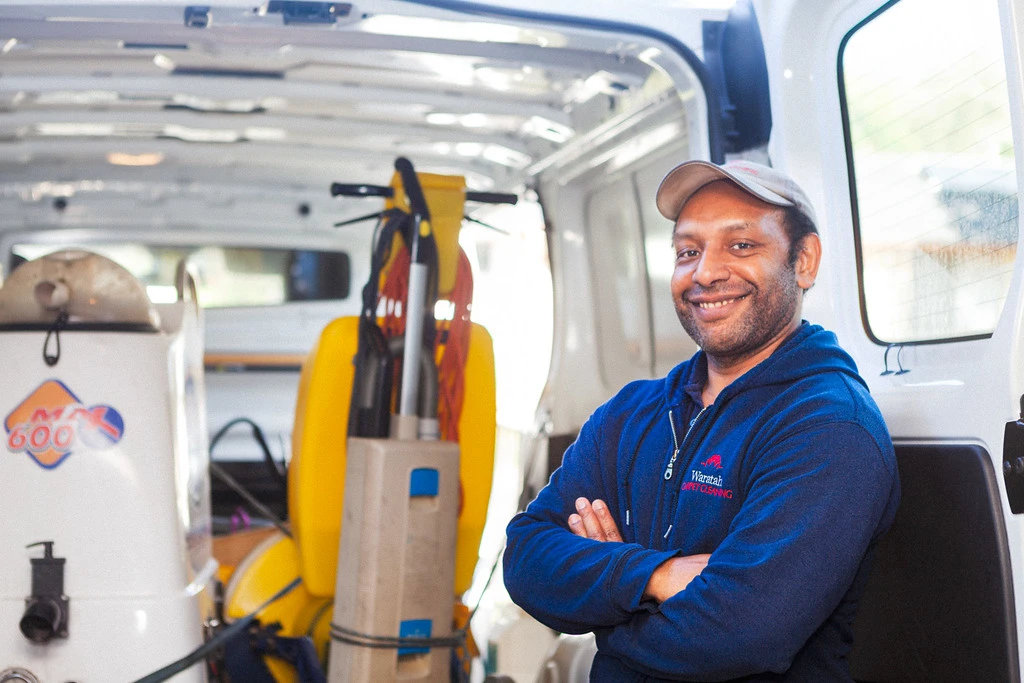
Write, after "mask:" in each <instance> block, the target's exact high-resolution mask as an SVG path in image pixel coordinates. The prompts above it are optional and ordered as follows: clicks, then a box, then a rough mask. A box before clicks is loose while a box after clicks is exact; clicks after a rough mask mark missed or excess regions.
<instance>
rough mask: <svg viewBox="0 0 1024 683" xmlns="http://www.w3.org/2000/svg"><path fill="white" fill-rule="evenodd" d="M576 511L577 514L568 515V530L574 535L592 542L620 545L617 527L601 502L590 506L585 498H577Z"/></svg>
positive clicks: (597, 501)
mask: <svg viewBox="0 0 1024 683" xmlns="http://www.w3.org/2000/svg"><path fill="white" fill-rule="evenodd" d="M576 511H577V512H578V513H579V514H575V515H569V529H570V530H571V531H572V532H573V533H574V534H576V535H577V536H580V537H581V538H589V539H591V540H594V541H610V542H612V543H622V536H621V535H620V534H619V527H618V525H617V524H616V523H615V520H614V519H612V513H611V510H609V509H608V506H607V505H605V502H604V501H603V500H601V499H598V500H595V501H594V502H593V504H591V502H590V501H589V500H587V499H586V498H577V499H576Z"/></svg>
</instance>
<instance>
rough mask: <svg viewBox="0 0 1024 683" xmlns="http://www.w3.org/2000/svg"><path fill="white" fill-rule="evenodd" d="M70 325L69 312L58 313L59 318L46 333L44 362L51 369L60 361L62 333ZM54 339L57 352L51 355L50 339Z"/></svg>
mask: <svg viewBox="0 0 1024 683" xmlns="http://www.w3.org/2000/svg"><path fill="white" fill-rule="evenodd" d="M67 324H68V312H67V311H60V312H59V313H57V317H56V318H55V319H54V321H53V324H52V325H50V329H48V330H47V331H46V339H45V340H44V341H43V361H45V362H46V364H47V365H49V366H50V367H51V368H52V367H53V366H54V365H56V364H57V363H58V362H59V361H60V331H61V330H63V329H64V327H65V326H66V325H67ZM51 336H52V337H53V340H54V343H55V346H56V347H57V352H56V353H54V354H50V353H48V352H47V349H49V348H50V337H51Z"/></svg>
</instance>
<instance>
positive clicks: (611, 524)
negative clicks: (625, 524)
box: [591, 499, 622, 543]
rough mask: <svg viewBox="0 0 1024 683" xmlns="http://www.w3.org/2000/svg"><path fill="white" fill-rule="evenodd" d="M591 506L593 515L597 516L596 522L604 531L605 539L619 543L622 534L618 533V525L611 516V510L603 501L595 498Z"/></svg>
mask: <svg viewBox="0 0 1024 683" xmlns="http://www.w3.org/2000/svg"><path fill="white" fill-rule="evenodd" d="M591 507H593V508H594V516H595V517H597V522H598V524H600V525H601V529H602V530H603V531H604V536H605V540H608V541H612V542H615V543H621V542H622V535H621V534H619V527H618V525H617V524H616V523H615V520H614V519H613V518H612V511H611V510H609V509H608V506H607V505H605V503H604V501H603V500H600V499H598V500H595V501H594V503H593V505H592V506H591Z"/></svg>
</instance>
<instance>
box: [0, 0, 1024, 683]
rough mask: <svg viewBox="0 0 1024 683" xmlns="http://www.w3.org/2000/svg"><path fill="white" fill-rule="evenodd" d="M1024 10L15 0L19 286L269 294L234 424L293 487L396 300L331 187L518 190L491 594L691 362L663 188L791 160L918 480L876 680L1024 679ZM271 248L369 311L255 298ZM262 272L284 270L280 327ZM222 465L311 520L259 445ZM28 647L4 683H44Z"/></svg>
mask: <svg viewBox="0 0 1024 683" xmlns="http://www.w3.org/2000/svg"><path fill="white" fill-rule="evenodd" d="M1022 17H1024V2H1022V1H1021V0H985V1H984V2H979V3H967V2H965V1H964V0H960V1H959V2H958V1H956V0H949V1H948V2H941V3H939V2H926V1H925V0H896V1H895V2H883V0H752V1H748V0H737V1H736V2H733V1H732V0H672V1H667V0H663V1H660V2H659V1H655V0H635V1H634V2H631V3H628V4H623V3H612V2H605V1H603V0H602V1H598V0H590V1H587V2H583V1H579V0H571V1H570V0H566V1H564V2H559V3H551V2H542V1H541V0H521V1H517V2H512V1H511V0H502V1H501V2H497V1H493V0H487V1H482V2H465V1H462V0H365V1H361V2H354V3H329V2H319V3H317V2H313V3H301V2H291V1H289V0H285V1H283V2H263V3H262V4H257V3H254V2H241V1H240V0H223V1H222V2H219V3H217V4H196V5H189V4H187V3H181V2H165V1H162V0H130V1H129V0H122V1H121V2H106V1H88V2H76V3H68V2H64V3H61V2H38V3H32V4H26V3H19V2H12V1H10V0H0V268H2V271H0V272H3V273H6V274H9V272H10V269H11V268H12V267H13V266H14V265H16V263H18V262H20V260H21V259H24V258H32V257H34V256H35V255H38V254H42V253H45V252H46V251H47V250H50V249H54V248H58V247H63V246H79V247H86V248H93V249H96V250H98V251H101V252H102V251H104V250H106V252H108V253H110V254H111V255H112V256H114V257H115V258H116V257H117V256H118V255H120V256H121V257H124V258H126V259H134V261H133V263H145V264H149V266H147V267H150V270H149V271H147V273H149V274H150V275H152V278H153V279H152V280H151V281H150V280H146V284H147V285H148V286H150V287H151V290H150V291H151V296H153V297H156V298H155V300H157V299H159V297H160V296H161V292H163V291H164V290H162V289H161V287H164V286H165V285H163V284H161V281H159V279H158V275H157V271H159V270H160V268H159V267H158V266H159V264H161V263H163V261H162V260H161V259H168V260H169V259H171V258H172V257H175V256H178V255H182V254H191V255H193V256H194V255H195V254H197V253H198V252H200V251H202V250H207V251H205V252H204V253H205V254H206V256H204V257H203V258H209V259H212V260H208V261H204V262H203V263H207V264H221V265H223V264H229V262H230V263H233V264H234V265H235V266H238V270H237V272H236V273H235V276H244V277H248V278H250V279H249V280H245V282H248V283H250V284H248V285H244V286H242V287H240V288H239V287H237V286H236V289H242V290H248V291H243V292H242V294H244V295H247V296H248V295H251V297H250V298H249V299H246V298H244V297H242V298H234V299H231V298H225V299H224V301H223V302H217V304H218V305H209V307H208V308H207V310H206V311H205V320H206V340H205V349H206V354H207V360H206V377H205V385H206V396H207V404H208V412H207V416H206V420H207V423H208V425H209V427H210V430H211V431H216V430H217V429H219V428H220V427H221V426H222V425H224V424H225V423H227V422H228V421H229V420H230V419H232V418H234V417H238V416H246V417H251V418H253V419H254V420H255V421H257V422H258V423H259V424H260V425H261V426H262V427H263V429H264V432H265V433H266V434H267V436H268V442H269V443H270V447H271V451H272V455H273V457H274V458H275V459H277V460H286V459H287V458H288V457H289V455H290V454H289V449H290V446H289V443H290V433H291V425H292V416H293V408H294V402H295V392H296V384H297V380H298V372H299V366H300V365H301V362H302V359H303V357H304V355H305V354H306V353H307V352H308V351H309V349H310V347H311V346H312V344H313V343H314V341H315V340H316V338H317V335H318V334H319V332H320V330H321V329H322V328H323V327H324V325H325V324H327V323H328V322H329V321H330V320H332V319H334V318H336V317H339V316H342V315H354V314H357V313H358V311H359V310H360V300H359V289H360V288H361V286H362V284H363V283H364V282H365V281H366V279H367V277H368V274H369V251H370V248H371V244H372V239H373V230H372V226H373V224H372V222H368V223H357V224H354V225H351V226H347V227H343V228H335V227H334V224H335V223H338V222H344V221H347V220H349V219H354V218H357V217H359V216H361V215H365V214H369V213H371V212H374V211H378V210H379V209H380V202H379V200H376V199H350V198H347V199H337V198H332V197H330V196H329V192H328V188H329V186H330V184H331V183H332V182H344V183H371V184H379V185H385V184H387V183H388V182H389V179H390V177H391V173H392V170H393V162H394V159H395V157H396V156H405V157H408V158H409V159H411V160H412V161H413V162H414V163H415V164H416V167H417V169H418V170H421V171H428V172H434V173H452V174H459V175H463V176H465V178H466V183H467V187H468V188H469V189H472V190H480V191H495V192H512V193H517V194H518V195H519V196H520V197H521V201H520V203H519V205H518V206H517V207H516V208H515V209H508V208H502V209H496V208H494V207H482V206H473V205H467V213H469V214H470V215H471V216H472V217H473V218H476V219H479V220H481V221H484V222H485V223H491V224H493V225H494V226H496V227H499V228H500V229H501V230H502V231H503V232H505V233H509V234H499V232H497V231H494V230H490V229H488V228H486V227H481V226H479V225H477V224H468V223H467V227H465V229H464V230H463V234H462V245H463V247H464V249H465V250H466V252H467V255H468V256H469V258H470V261H471V262H472V264H473V267H474V276H475V278H476V302H475V305H474V319H475V320H476V321H478V322H481V323H483V324H484V325H485V326H487V327H488V328H489V329H490V330H491V333H492V335H493V337H494V344H495V354H496V369H497V378H498V379H497V381H498V421H499V438H498V453H497V465H496V476H495V487H494V489H493V493H492V503H491V517H492V526H491V528H490V530H489V531H488V534H487V535H486V536H485V539H484V543H483V544H482V547H481V558H482V560H481V563H480V565H481V566H480V567H479V568H478V576H479V577H480V578H481V581H480V582H479V583H481V584H482V582H483V580H484V579H486V577H487V574H488V571H489V569H490V565H491V562H492V561H493V558H494V557H495V555H496V553H497V552H499V551H500V546H501V537H502V528H503V524H504V522H506V521H507V519H508V518H509V516H510V515H511V514H512V513H514V512H515V510H516V507H517V505H518V504H521V503H522V502H525V501H528V500H529V499H530V497H531V496H532V495H533V494H535V493H536V491H537V490H538V487H539V486H542V485H543V483H544V481H546V478H547V476H548V474H549V473H550V471H551V469H552V468H553V467H557V465H558V463H559V462H560V456H561V453H562V452H563V451H564V449H565V448H566V447H567V446H568V445H569V443H571V441H572V440H573V438H574V437H575V435H576V433H577V432H578V430H579V428H580V426H581V425H582V424H583V422H584V421H585V420H586V419H587V417H588V416H589V415H590V413H591V412H592V411H593V410H594V408H596V407H597V406H598V405H600V404H601V403H602V402H603V401H605V400H606V399H607V398H609V397H610V396H611V395H613V394H614V393H615V392H616V391H617V390H618V389H619V388H620V387H621V386H622V385H623V384H625V383H626V382H628V381H630V380H632V379H635V378H641V377H657V376H661V375H664V374H665V373H666V372H667V371H668V370H669V369H670V368H671V367H673V366H674V365H675V364H677V363H678V362H680V361H681V360H684V359H686V358H688V357H689V356H690V355H691V354H692V353H693V352H694V351H695V349H696V347H695V346H694V345H693V343H692V342H691V341H690V340H689V339H688V338H687V337H686V336H685V334H684V333H683V331H682V330H681V328H680V327H679V325H678V322H677V320H676V316H675V312H674V310H673V307H672V304H671V301H670V298H669V293H668V287H667V283H668V278H669V276H670V274H671V263H672V260H671V259H672V254H671V248H670V245H669V239H668V237H669V235H670V234H671V230H672V225H671V224H670V223H669V222H668V221H666V220H665V219H663V218H662V217H661V216H660V215H658V213H657V211H656V209H655V208H654V192H655V189H656V188H657V185H658V182H659V181H660V179H661V178H662V177H663V176H664V174H665V173H666V172H667V171H668V170H669V169H671V168H672V167H674V166H675V165H676V164H678V163H680V162H682V161H684V160H687V159H710V160H714V161H725V160H726V159H731V158H749V159H752V160H755V161H759V162H762V163H770V164H771V165H773V166H776V167H778V168H781V169H782V170H784V171H786V172H787V173H789V174H790V175H792V176H793V177H794V178H795V179H797V180H798V182H800V184H801V185H802V186H803V187H804V188H805V190H806V191H807V192H808V194H809V196H810V197H811V199H812V201H813V203H814V205H815V208H816V211H817V216H818V219H819V228H820V231H821V235H822V242H823V245H824V259H823V265H822V268H821V272H820V274H819V277H818V280H817V283H816V285H815V287H814V288H813V290H812V291H811V292H810V293H809V294H808V296H807V297H806V299H805V307H804V317H805V318H807V319H808V320H810V321H811V322H815V323H819V324H822V325H823V326H825V327H826V328H829V329H832V330H834V331H835V332H836V333H837V335H838V337H839V340H840V343H841V344H842V346H843V347H844V348H845V349H847V350H848V351H849V352H850V353H851V354H852V356H853V357H854V359H855V360H856V362H857V365H858V367H859V369H860V372H861V374H862V376H863V377H864V378H865V380H866V381H867V383H868V385H869V386H870V389H871V392H872V395H873V396H874V398H875V400H876V401H877V402H878V404H879V406H880V407H881V410H882V412H883V414H884V416H885V418H886V421H887V423H888V426H889V429H890V432H891V434H892V437H893V441H894V443H895V445H896V449H897V458H898V460H899V463H900V468H901V477H902V484H903V491H904V502H903V506H902V508H901V511H900V516H899V517H898V518H897V522H896V525H895V526H894V528H893V531H892V532H891V533H890V534H889V536H888V537H887V538H886V539H885V541H883V543H882V545H881V546H880V548H879V556H878V560H877V563H876V567H875V570H874V575H873V578H872V584H871V586H870V587H869V589H868V591H867V593H866V595H865V597H864V600H863V603H862V607H861V612H860V614H859V617H858V622H857V626H856V632H857V638H856V640H855V643H854V649H853V653H852V655H851V665H852V670H853V673H854V676H855V677H856V678H857V679H858V680H864V681H881V680H886V681H921V680H928V681H961V680H1021V666H1020V653H1021V652H1022V651H1024V641H1022V638H1024V628H1022V626H1024V608H1022V607H1021V606H1020V604H1019V603H1018V601H1017V599H1016V597H1015V596H1017V595H1024V526H1022V518H1021V514H1020V512H1021V511H1024V490H1019V489H1018V487H1020V489H1024V483H1022V482H1021V480H1020V479H1019V478H1020V477H1021V476H1022V474H1020V473H1024V460H1021V461H1020V465H1019V466H1017V465H1016V459H1017V458H1018V457H1024V437H1022V436H1021V435H1020V431H1019V429H1020V427H1019V426H1014V425H1012V424H1011V425H1010V426H1007V425H1008V423H1014V422H1015V421H1016V420H1018V418H1019V417H1020V412H1021V405H1020V400H1021V395H1022V394H1024V363H1022V362H1021V358H1024V355H1022V353H1024V350H1022V349H1021V348H1020V340H1021V339H1022V333H1024V329H1022V326H1024V253H1022V251H1021V250H1020V249H1018V248H1017V245H1018V243H1019V240H1020V231H1019V229H1018V218H1017V214H1018V210H1017V206H1018V199H1017V195H1018V189H1017V188H1018V184H1019V182H1020V181H1019V179H1020V178H1022V177H1024V175H1022V173H1021V172H1020V171H1021V170H1022V164H1024V138H1022V137H1021V135H1020V131H1022V130H1024V74H1022V62H1024V45H1022V39H1024V18H1022ZM1018 157H1020V158H1018ZM232 249H235V250H240V251H239V252H237V254H236V253H235V252H231V250H232ZM229 252H230V253H229ZM271 252H273V253H275V254H276V253H278V252H282V253H283V252H288V253H289V254H292V253H293V252H303V253H307V252H308V253H319V252H344V253H345V254H347V255H348V257H347V258H348V266H347V267H348V273H349V277H348V283H349V285H348V287H347V293H345V294H344V296H341V295H338V293H337V292H335V295H334V296H332V297H330V298H324V299H323V300H315V299H316V298H317V297H312V298H310V299H306V300H301V298H299V297H293V296H292V294H290V293H289V292H290V291H291V289H290V288H291V287H292V285H294V284H295V283H294V282H291V281H290V280H289V277H290V276H289V275H288V273H285V272H278V271H275V272H273V273H271V272H270V271H269V270H267V271H263V270H260V269H261V268H263V267H264V266H265V265H266V264H267V263H270V262H273V263H278V264H279V263H281V262H283V261H281V258H279V256H273V258H271V257H270V256H266V254H268V253H271ZM210 254H215V256H210ZM293 257H294V256H289V257H288V258H293ZM196 258H198V257H196ZM275 259H276V260H275ZM154 264H156V265H154ZM254 264H256V265H254ZM140 267H141V266H140ZM207 267H208V268H210V269H211V271H210V272H212V269H213V268H214V266H213V265H208V266H207ZM217 267H220V265H218V266H217ZM275 267H276V266H275ZM224 268H225V269H226V270H230V269H229V268H228V267H227V266H226V265H225V266H224ZM140 272H141V271H140ZM218 272H219V271H218ZM140 277H143V276H142V275H140ZM146 277H149V275H146ZM259 278H270V279H273V278H276V279H273V285H272V286H271V287H270V289H272V290H273V293H272V294H270V295H267V296H266V297H265V298H264V299H262V300H257V299H258V297H257V294H258V295H259V296H263V295H262V293H261V292H262V291H263V290H262V289H260V288H261V287H263V284H262V283H263V282H264V279H259ZM257 280H258V281H259V283H261V284H259V285H258V286H257V285H256V284H253V283H256V282H257ZM266 281H267V282H269V281H270V280H269V279H268V280H266ZM211 282H212V280H211ZM200 285H201V286H202V285H203V282H202V278H200ZM257 290H258V291H257ZM208 291H209V292H210V294H208V295H207V296H208V297H216V296H220V295H221V292H220V290H217V289H216V284H215V283H214V284H211V285H210V289H209V290H208ZM236 294H237V292H233V293H232V294H231V296H235V295H236ZM225 296H227V295H225ZM202 297H203V290H202V287H201V289H200V302H201V303H202ZM2 334H3V332H2V331H0V335H2ZM7 381H9V380H8V379H7V378H0V382H5V383H6V382H7ZM9 410H10V407H8V406H2V405H0V414H3V415H6V414H7V412H8V411H9ZM1004 442H1005V443H1004ZM219 448H220V449H221V450H220V452H219V453H218V454H215V456H214V457H215V459H217V458H218V457H219V459H221V460H222V461H225V464H227V465H230V466H232V467H233V468H234V469H233V470H232V471H233V472H234V473H235V474H236V475H237V477H238V478H240V479H243V480H247V481H248V482H250V483H251V484H252V485H253V486H255V487H256V488H257V489H259V490H260V491H261V493H266V494H267V495H270V496H274V495H276V496H278V500H277V501H276V504H277V507H276V508H275V509H277V510H281V509H282V508H283V506H282V505H281V500H280V491H277V490H276V489H274V487H273V486H272V485H269V484H266V483H265V482H264V481H263V479H262V477H261V475H260V474H259V473H260V472H261V471H262V469H263V467H264V465H263V463H260V462H257V461H258V460H259V456H258V455H256V454H255V452H254V451H253V450H252V448H251V445H250V443H249V439H248V436H247V435H246V434H245V433H243V432H240V431H235V432H232V433H231V434H229V435H228V436H227V437H226V438H225V439H224V441H223V442H222V445H221V446H220V447H219ZM6 456H7V453H5V452H2V451H0V457H6ZM1004 462H1005V463H1006V465H1005V471H1006V474H1005V475H1004ZM1015 467H1017V470H1015ZM1018 472H1020V473H1018ZM8 485H16V484H12V483H10V482H8V483H0V492H2V491H3V487H4V486H8ZM260 487H263V488H262V489H261V488H260ZM1008 491H1009V492H1010V493H1009V497H1008ZM221 493H222V494H223V491H222V492H221ZM217 495H218V493H217V489H216V487H215V491H214V514H215V520H216V518H217V515H218V507H217ZM221 507H222V509H221V512H220V516H221V517H223V518H224V519H228V518H229V517H230V515H231V510H230V507H231V506H221ZM225 510H226V512H225ZM1014 510H1017V512H1015V511H1014ZM236 521H237V520H236ZM15 523H16V522H15ZM33 540H42V539H33ZM4 551H5V552H6V553H9V554H12V555H15V556H19V557H20V555H18V554H19V553H23V551H22V549H20V548H5V549H4ZM20 564H21V565H23V567H24V570H25V574H26V576H27V574H28V571H29V569H28V568H29V561H28V555H27V554H25V557H24V559H23V560H22V561H21V562H20ZM72 565H73V558H69V568H70V567H71V566H72ZM23 579H24V581H23ZM18 580H19V582H22V583H27V578H25V577H19V579H18ZM19 585H20V584H19ZM23 593H24V590H20V592H17V595H15V596H14V597H15V598H17V596H21V597H24V595H22V594H23ZM68 593H69V595H70V596H71V598H72V601H74V580H73V577H72V575H70V574H69V576H68ZM477 594H478V591H477V592H474V591H471V597H473V598H474V599H475V598H476V595H477ZM485 604H487V605H491V604H492V602H491V601H487V602H485ZM10 626H11V629H13V625H10ZM73 628H74V627H73V625H72V634H71V637H72V638H73V637H75V636H76V634H75V633H74V631H73ZM11 629H8V630H9V631H11V632H12V633H16V632H15V631H13V630H11ZM12 637H18V638H20V637H21V636H12ZM19 645H20V644H19ZM103 646H104V647H107V646H109V647H115V646H116V644H114V643H109V642H104V643H103ZM185 649H186V648H185V646H184V644H182V645H181V647H179V648H177V649H175V648H173V647H171V648H169V650H170V651H174V652H178V651H180V653H181V654H184V652H185ZM5 652H8V650H7V649H5V648H4V646H3V643H2V639H0V672H2V671H3V669H4V667H8V666H17V665H18V662H16V661H11V662H7V661H4V659H3V653H5ZM165 663H166V662H152V664H153V667H152V668H153V669H156V668H158V667H159V666H162V665H163V664H165ZM76 680H77V679H76ZM82 680H83V683H86V682H85V679H84V678H83V679H82Z"/></svg>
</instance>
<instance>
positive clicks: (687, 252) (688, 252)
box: [676, 249, 700, 259]
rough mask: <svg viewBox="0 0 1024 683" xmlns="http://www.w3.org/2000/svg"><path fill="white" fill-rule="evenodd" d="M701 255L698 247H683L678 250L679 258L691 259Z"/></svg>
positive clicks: (677, 256) (677, 255)
mask: <svg viewBox="0 0 1024 683" xmlns="http://www.w3.org/2000/svg"><path fill="white" fill-rule="evenodd" d="M699 255H700V252H698V251H697V250H696V249H681V250H680V251H678V252H676V258H677V259H691V258H696V257H697V256H699Z"/></svg>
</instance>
